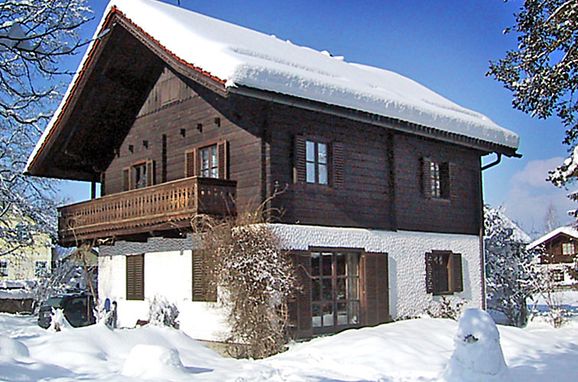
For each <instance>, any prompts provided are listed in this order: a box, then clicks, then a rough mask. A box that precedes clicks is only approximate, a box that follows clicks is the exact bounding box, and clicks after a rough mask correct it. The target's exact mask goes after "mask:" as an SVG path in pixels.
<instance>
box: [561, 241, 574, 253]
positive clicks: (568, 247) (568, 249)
mask: <svg viewBox="0 0 578 382" xmlns="http://www.w3.org/2000/svg"><path fill="white" fill-rule="evenodd" d="M574 253H575V251H574V243H562V255H564V256H573V255H574Z"/></svg>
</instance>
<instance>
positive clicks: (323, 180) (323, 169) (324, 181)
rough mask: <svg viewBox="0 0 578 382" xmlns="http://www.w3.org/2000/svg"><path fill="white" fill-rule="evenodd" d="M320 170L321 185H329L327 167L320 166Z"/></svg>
mask: <svg viewBox="0 0 578 382" xmlns="http://www.w3.org/2000/svg"><path fill="white" fill-rule="evenodd" d="M318 169H319V184H327V165H325V164H320V165H319V167H318Z"/></svg>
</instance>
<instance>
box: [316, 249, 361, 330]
mask: <svg viewBox="0 0 578 382" xmlns="http://www.w3.org/2000/svg"><path fill="white" fill-rule="evenodd" d="M311 276H312V290H311V308H312V326H313V328H314V330H315V329H317V330H319V329H323V328H332V327H336V326H346V325H356V324H359V323H360V318H359V254H358V253H346V252H324V251H323V252H321V251H320V252H312V253H311Z"/></svg>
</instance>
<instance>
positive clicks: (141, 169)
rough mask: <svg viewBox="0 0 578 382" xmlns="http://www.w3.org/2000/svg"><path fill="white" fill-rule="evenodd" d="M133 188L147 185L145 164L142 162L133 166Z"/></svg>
mask: <svg viewBox="0 0 578 382" xmlns="http://www.w3.org/2000/svg"><path fill="white" fill-rule="evenodd" d="M133 172H134V188H144V187H146V185H147V166H146V165H144V164H142V165H138V166H134V167H133Z"/></svg>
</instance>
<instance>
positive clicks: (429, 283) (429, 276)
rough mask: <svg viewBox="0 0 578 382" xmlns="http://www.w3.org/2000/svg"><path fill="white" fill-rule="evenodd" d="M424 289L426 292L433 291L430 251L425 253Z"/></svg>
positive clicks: (431, 256) (431, 255)
mask: <svg viewBox="0 0 578 382" xmlns="http://www.w3.org/2000/svg"><path fill="white" fill-rule="evenodd" d="M425 290H426V293H433V292H434V276H433V254H432V253H430V252H428V253H426V254H425Z"/></svg>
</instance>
